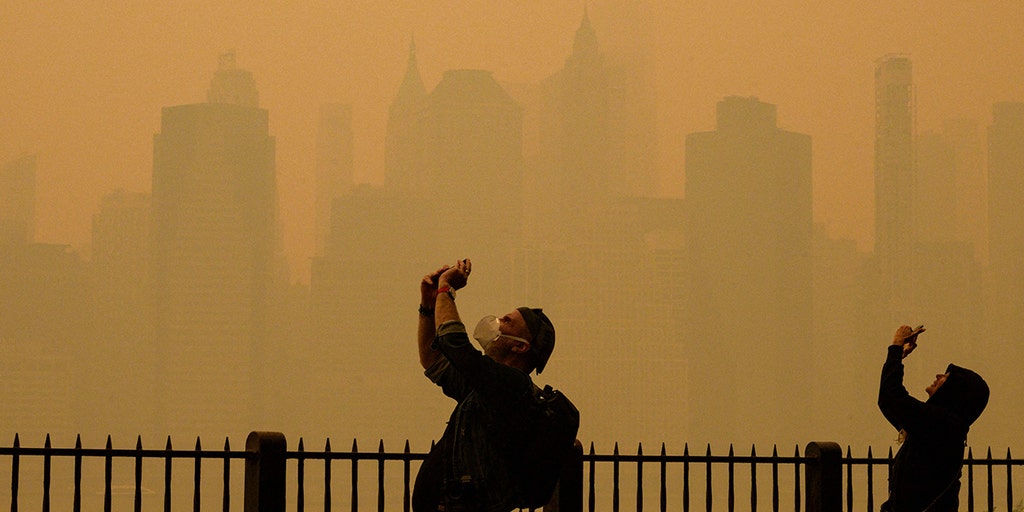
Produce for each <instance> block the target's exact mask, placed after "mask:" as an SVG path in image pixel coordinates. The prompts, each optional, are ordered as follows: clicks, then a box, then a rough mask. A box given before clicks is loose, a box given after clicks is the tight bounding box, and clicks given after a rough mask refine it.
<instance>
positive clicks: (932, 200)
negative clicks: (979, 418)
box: [890, 131, 983, 346]
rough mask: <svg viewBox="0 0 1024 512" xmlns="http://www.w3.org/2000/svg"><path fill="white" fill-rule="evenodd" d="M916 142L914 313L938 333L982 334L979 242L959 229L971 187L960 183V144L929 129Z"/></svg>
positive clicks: (954, 336)
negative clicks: (968, 238)
mask: <svg viewBox="0 0 1024 512" xmlns="http://www.w3.org/2000/svg"><path fill="white" fill-rule="evenodd" d="M915 147H916V150H915V154H916V167H915V177H916V182H915V186H914V194H915V197H917V198H920V200H919V201H915V202H914V210H913V213H914V215H913V219H914V226H915V231H914V233H913V238H914V253H913V256H914V258H915V259H914V262H915V265H914V272H913V274H912V275H911V278H912V279H913V281H912V285H911V288H912V289H913V290H914V297H913V299H914V311H913V314H912V316H913V317H914V318H920V319H922V320H921V323H927V324H928V326H929V331H930V333H931V334H933V335H935V336H937V337H938V336H941V337H944V338H947V339H958V340H961V339H969V338H972V337H980V336H979V334H980V332H981V331H980V326H981V316H982V308H981V305H982V302H983V301H982V298H981V290H982V287H981V268H980V266H979V265H978V262H977V261H976V259H975V257H974V253H975V251H974V245H973V244H972V243H971V242H970V241H968V240H965V239H964V238H963V237H962V235H961V232H960V231H959V230H958V229H957V228H958V225H959V223H958V221H959V219H960V218H961V216H960V213H961V212H960V209H959V206H960V205H961V204H963V203H962V197H963V194H965V193H967V192H968V191H967V190H965V189H963V188H960V187H958V184H959V180H958V174H959V172H960V169H959V168H958V160H957V146H956V145H954V143H953V141H952V140H951V138H950V137H948V136H947V135H946V134H945V133H938V132H932V131H929V132H925V133H922V134H921V135H919V136H918V138H917V141H916V143H915ZM924 319H928V320H927V321H926V320H924ZM894 320H895V321H900V320H898V319H895V318H894ZM896 325H899V324H898V323H897V324H896ZM890 328H894V327H892V326H890ZM971 346H976V344H971Z"/></svg>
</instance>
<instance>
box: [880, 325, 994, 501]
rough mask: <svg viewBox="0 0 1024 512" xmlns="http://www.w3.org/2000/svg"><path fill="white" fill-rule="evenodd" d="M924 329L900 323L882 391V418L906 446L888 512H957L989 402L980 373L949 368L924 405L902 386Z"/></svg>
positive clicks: (893, 473) (892, 478)
mask: <svg viewBox="0 0 1024 512" xmlns="http://www.w3.org/2000/svg"><path fill="white" fill-rule="evenodd" d="M924 330H925V329H924V326H921V327H918V328H917V329H911V328H910V327H909V326H907V325H901V326H900V327H899V328H898V329H896V334H895V335H894V336H893V342H892V345H890V346H889V349H888V353H887V357H886V359H885V364H884V365H883V366H882V379H881V383H880V385H879V390H878V407H879V409H880V410H881V411H882V415H883V416H885V418H886V419H887V420H888V421H889V423H890V424H892V426H893V427H895V428H896V430H898V431H900V436H899V439H900V441H901V442H902V446H900V449H899V451H898V452H897V453H896V458H895V459H894V460H893V464H892V469H891V470H890V471H889V499H888V500H886V502H885V503H883V504H882V507H881V509H882V510H883V511H886V512H922V511H927V512H955V511H956V510H957V509H958V506H959V494H960V472H961V468H962V467H963V463H964V445H965V444H966V442H967V432H968V431H969V430H970V427H971V424H972V423H974V421H975V420H977V419H978V417H979V416H981V413H982V411H984V410H985V405H986V404H988V397H989V389H988V384H986V383H985V380H984V379H982V378H981V376H980V375H978V374H977V373H975V372H973V371H971V370H968V369H967V368H962V367H960V366H957V365H954V364H950V365H949V366H947V367H946V372H945V373H940V374H938V375H936V376H935V381H934V382H932V384H931V385H929V386H928V387H927V388H925V392H926V393H927V394H928V399H927V400H926V401H924V402H922V401H920V400H918V399H916V398H914V397H912V396H910V393H908V392H907V389H906V388H905V387H904V386H903V358H905V357H907V356H908V355H910V353H911V352H913V351H914V350H915V349H916V348H917V337H918V335H919V334H921V333H922V332H924Z"/></svg>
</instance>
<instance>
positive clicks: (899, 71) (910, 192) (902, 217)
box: [874, 55, 915, 326]
mask: <svg viewBox="0 0 1024 512" xmlns="http://www.w3.org/2000/svg"><path fill="white" fill-rule="evenodd" d="M914 193H915V183H914V86H913V81H912V66H911V63H910V59H909V58H907V57H905V56H901V55H888V56H885V57H883V58H881V59H879V60H878V61H877V62H876V63H875V251H874V252H875V259H876V265H877V269H878V274H879V275H878V279H879V287H880V289H879V293H881V294H883V296H881V297H878V302H879V303H880V304H883V305H886V308H887V311H886V312H883V315H885V316H886V318H884V319H880V320H885V323H886V325H887V326H888V324H891V323H892V322H893V321H895V319H896V318H905V317H906V316H907V315H908V314H910V313H911V312H912V311H913V310H914V309H913V296H912V291H913V288H912V284H913V279H912V273H913V268H914V265H913V262H914V259H913V247H914V239H913V233H914V221H913V201H914ZM897 325H898V324H897Z"/></svg>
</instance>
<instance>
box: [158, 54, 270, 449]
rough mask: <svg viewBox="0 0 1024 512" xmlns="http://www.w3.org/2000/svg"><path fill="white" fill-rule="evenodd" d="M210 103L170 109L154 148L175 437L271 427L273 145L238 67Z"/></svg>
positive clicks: (167, 412) (162, 383) (166, 398)
mask: <svg viewBox="0 0 1024 512" xmlns="http://www.w3.org/2000/svg"><path fill="white" fill-rule="evenodd" d="M209 98H210V100H211V102H209V103H200V104H192V105H180V106H175V107H166V108H164V109H163V113H162V119H161V126H160V133H158V134H157V135H156V136H155V137H154V140H153V146H154V147H153V198H152V201H153V205H152V208H153V227H152V229H153V251H154V255H153V267H152V269H153V286H154V293H155V302H154V307H155V338H154V342H155V347H156V364H157V374H158V376H159V377H158V379H159V386H158V390H157V398H156V402H157V403H158V404H159V406H160V407H161V410H160V414H161V418H162V426H163V427H164V428H166V429H167V431H168V432H169V433H179V434H185V433H187V434H188V435H196V434H207V435H210V434H213V435H225V434H228V433H230V434H233V435H235V436H237V435H244V434H245V433H246V432H247V431H248V430H249V429H252V428H253V427H254V426H255V425H257V423H256V422H257V421H259V420H260V419H262V418H261V409H262V407H263V405H264V401H263V400H264V399H263V396H262V394H261V392H262V386H264V385H266V383H265V382H264V381H263V379H262V377H261V373H260V372H261V370H262V366H263V365H264V364H265V363H266V361H265V354H266V353H267V350H268V344H269V343H270V342H271V341H272V340H270V339H268V338H269V334H268V332H269V327H270V326H269V325H268V322H270V314H271V305H272V301H273V300H274V295H273V293H274V291H275V288H274V287H275V284H277V283H279V281H280V280H281V279H282V278H283V276H282V268H283V267H282V261H283V260H282V258H281V248H280V233H279V228H278V218H277V215H278V212H277V190H276V182H275V144H274V138H273V137H271V136H270V135H269V133H268V121H269V115H268V113H267V111H266V110H264V109H262V108H259V107H258V106H257V105H256V103H255V101H256V91H255V83H254V81H253V79H252V75H251V74H250V73H248V72H246V71H243V70H239V69H236V68H235V67H234V59H233V56H231V55H228V56H222V57H221V59H220V65H219V69H218V70H217V73H216V74H215V75H214V78H213V81H212V82H211V86H210V94H209ZM159 426H161V425H158V427H159Z"/></svg>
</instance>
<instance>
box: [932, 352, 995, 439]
mask: <svg viewBox="0 0 1024 512" xmlns="http://www.w3.org/2000/svg"><path fill="white" fill-rule="evenodd" d="M925 391H927V392H928V403H929V404H932V405H937V406H939V407H943V408H945V409H946V410H948V411H950V412H951V413H953V414H954V415H955V416H957V417H959V418H960V420H961V421H962V422H963V424H964V426H965V427H968V426H970V425H971V424H972V423H974V421H975V420H977V419H978V417H979V416H981V412H982V411H984V410H985V406H986V405H988V395H989V390H988V384H987V383H986V382H985V379H982V378H981V376H980V375H978V374H977V373H974V372H973V371H971V370H968V369H967V368H961V367H959V366H956V365H954V364H950V365H949V366H947V367H946V373H940V374H938V375H936V376H935V382H933V383H932V384H931V385H930V386H928V387H927V388H926V389H925Z"/></svg>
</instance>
